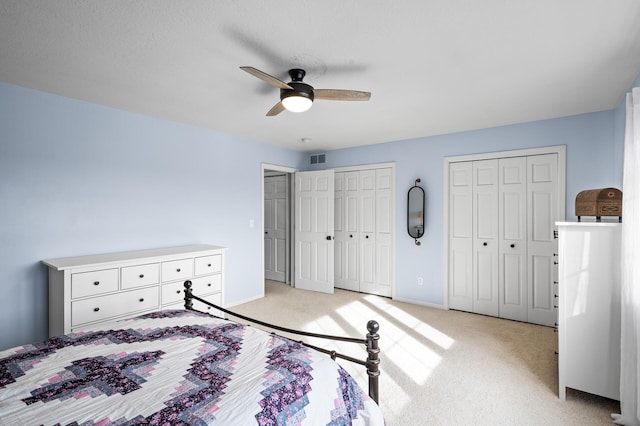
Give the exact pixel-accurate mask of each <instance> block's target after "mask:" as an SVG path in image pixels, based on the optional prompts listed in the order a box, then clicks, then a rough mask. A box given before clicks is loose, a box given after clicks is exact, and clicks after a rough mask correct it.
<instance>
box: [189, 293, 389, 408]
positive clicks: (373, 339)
mask: <svg viewBox="0 0 640 426" xmlns="http://www.w3.org/2000/svg"><path fill="white" fill-rule="evenodd" d="M191 287H192V283H191V281H189V280H187V281H185V282H184V307H185V309H189V310H192V311H195V310H196V309H194V308H193V301H194V300H197V301H199V302H201V303H204V304H205V305H208V306H211V307H212V308H215V309H217V310H219V311H221V312H224V313H225V314H228V315H231V316H234V317H236V318H240V319H241V320H243V321H249V322H252V323H254V324H259V325H261V326H263V327H267V328H269V329H273V330H278V331H282V332H285V333H290V334H295V335H299V336H307V337H316V338H319V339H326V340H333V341H340V342H348V343H358V344H362V345H364V346H365V348H366V350H367V358H366V359H365V360H361V359H358V358H354V357H351V356H349V355H344V354H341V353H338V352H336V351H332V350H328V349H325V348H321V347H318V346H314V345H311V344H309V343H306V342H304V341H299V343H300V344H302V345H304V346H307V347H309V348H312V349H315V350H317V351H319V352H323V353H325V354H328V355H329V356H331V359H333V360H335V359H336V358H340V359H344V360H346V361H349V362H353V363H356V364H360V365H363V366H365V367H366V369H367V376H368V377H369V397H370V398H371V399H373V400H374V401H375V402H376V404H377V403H378V396H379V393H378V391H379V383H378V379H379V377H380V368H379V366H380V348H379V347H378V340H380V335H379V334H378V331H379V330H380V325H379V324H378V322H377V321H374V320H370V321H369V322H367V334H366V338H364V339H358V338H354V337H345V336H332V335H328V334H319V333H311V332H308V331H302V330H293V329H290V328H286V327H281V326H279V325H275V324H270V323H267V322H264V321H260V320H257V319H255V318H251V317H248V316H245V315H241V314H238V313H236V312H233V311H230V310H228V309H225V308H223V307H220V306H218V305H215V304H213V303H211V302H209V301H207V300H205V299H202V298H200V297H198V296H195V295H194V294H193V290H192V289H191ZM272 334H275V332H272Z"/></svg>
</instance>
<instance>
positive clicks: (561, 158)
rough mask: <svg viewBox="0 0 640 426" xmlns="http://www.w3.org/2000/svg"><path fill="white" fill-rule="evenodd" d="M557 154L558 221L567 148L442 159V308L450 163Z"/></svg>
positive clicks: (446, 304) (562, 210)
mask: <svg viewBox="0 0 640 426" xmlns="http://www.w3.org/2000/svg"><path fill="white" fill-rule="evenodd" d="M543 154H557V155H558V200H557V202H558V215H559V216H560V217H559V218H558V220H564V219H565V216H566V214H565V212H566V210H565V205H566V203H565V197H566V170H567V146H566V145H556V146H546V147H541V148H527V149H519V150H513V151H499V152H486V153H479V154H467V155H456V156H451V157H445V158H444V167H443V191H442V193H443V202H442V209H443V218H442V222H443V227H442V228H443V232H444V236H443V244H442V246H443V256H442V258H443V266H442V271H443V279H444V284H445V285H443V286H442V293H443V294H442V300H443V304H442V306H443V308H444V309H449V285H450V283H449V227H450V224H449V166H450V164H451V163H458V162H461V161H475V160H488V159H493V158H507V157H522V156H529V155H543Z"/></svg>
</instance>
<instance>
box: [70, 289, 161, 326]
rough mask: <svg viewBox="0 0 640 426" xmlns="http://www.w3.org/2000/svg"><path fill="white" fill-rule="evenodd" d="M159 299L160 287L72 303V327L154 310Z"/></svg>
mask: <svg viewBox="0 0 640 426" xmlns="http://www.w3.org/2000/svg"><path fill="white" fill-rule="evenodd" d="M158 299H159V294H158V287H150V288H143V289H139V290H132V291H125V292H122V293H118V294H109V295H106V296H100V297H93V298H91V299H83V300H78V301H75V302H71V325H72V326H76V325H80V324H85V323H88V322H94V321H101V320H105V319H107V318H111V317H116V316H119V315H125V314H130V313H134V312H140V311H144V310H149V309H154V308H157V307H158V302H159V300H158Z"/></svg>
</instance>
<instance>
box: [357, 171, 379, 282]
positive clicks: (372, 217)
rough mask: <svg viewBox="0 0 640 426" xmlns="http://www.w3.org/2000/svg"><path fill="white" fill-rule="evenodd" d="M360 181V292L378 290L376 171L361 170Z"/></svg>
mask: <svg viewBox="0 0 640 426" xmlns="http://www.w3.org/2000/svg"><path fill="white" fill-rule="evenodd" d="M358 173H359V181H360V191H359V200H360V215H359V223H360V291H362V292H364V293H375V289H376V171H375V170H361V171H359V172H358Z"/></svg>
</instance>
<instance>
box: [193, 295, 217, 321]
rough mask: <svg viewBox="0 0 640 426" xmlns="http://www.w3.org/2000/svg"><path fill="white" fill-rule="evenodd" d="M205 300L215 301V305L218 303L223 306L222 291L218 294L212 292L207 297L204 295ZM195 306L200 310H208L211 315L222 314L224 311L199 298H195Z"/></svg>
mask: <svg viewBox="0 0 640 426" xmlns="http://www.w3.org/2000/svg"><path fill="white" fill-rule="evenodd" d="M203 299H204V300H206V301H208V302H210V303H213V304H214V305H218V306H222V294H221V293H216V294H212V295H209V296H207V297H203ZM193 308H194V309H196V310H198V311H200V312H206V313H208V314H211V315H216V316H222V312H220V311H219V310H217V309H215V308H212V307H211V306H209V305H206V304H204V303H202V302H200V301H198V300H194V301H193Z"/></svg>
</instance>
